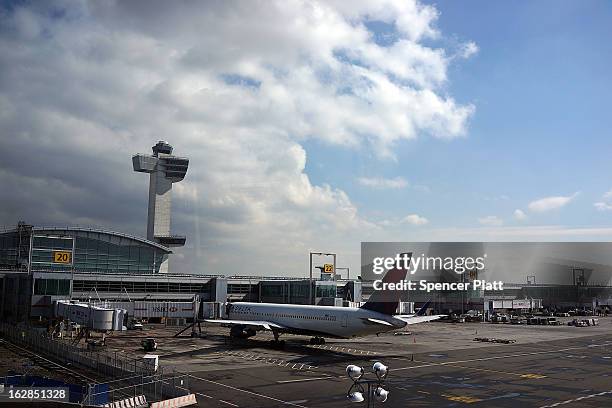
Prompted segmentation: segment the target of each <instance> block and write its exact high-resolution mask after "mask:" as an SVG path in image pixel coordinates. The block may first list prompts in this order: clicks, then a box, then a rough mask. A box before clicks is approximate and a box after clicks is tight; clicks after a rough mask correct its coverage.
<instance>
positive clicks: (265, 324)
mask: <svg viewBox="0 0 612 408" xmlns="http://www.w3.org/2000/svg"><path fill="white" fill-rule="evenodd" d="M202 321H204V322H206V323H213V324H220V325H228V326H236V325H240V326H251V327H254V328H260V329H265V330H272V329H284V328H285V326H281V325H280V324H278V323H272V322H266V321H264V320H261V321H253V320H226V319H204V320H202Z"/></svg>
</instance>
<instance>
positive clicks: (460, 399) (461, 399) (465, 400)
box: [442, 394, 482, 404]
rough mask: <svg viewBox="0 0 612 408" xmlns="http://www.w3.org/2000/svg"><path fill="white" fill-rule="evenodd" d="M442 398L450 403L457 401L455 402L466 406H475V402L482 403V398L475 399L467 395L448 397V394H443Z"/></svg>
mask: <svg viewBox="0 0 612 408" xmlns="http://www.w3.org/2000/svg"><path fill="white" fill-rule="evenodd" d="M442 396H443V397H444V398H446V399H447V400H449V401H455V402H463V403H466V404H473V403H474V402H480V401H482V400H481V399H480V398H475V397H470V396H467V395H448V394H442Z"/></svg>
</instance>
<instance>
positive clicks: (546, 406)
mask: <svg viewBox="0 0 612 408" xmlns="http://www.w3.org/2000/svg"><path fill="white" fill-rule="evenodd" d="M608 394H612V390H610V391H604V392H600V393H597V394H591V395H585V396H583V397H578V398H574V399H570V400H565V401H560V402H555V403H554V404H550V405H542V406H541V407H540V408H554V407H558V406H561V405H566V404H571V403H573V402H578V401H582V400H585V399H590V398H596V397H603V396H604V395H608Z"/></svg>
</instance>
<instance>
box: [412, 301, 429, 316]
mask: <svg viewBox="0 0 612 408" xmlns="http://www.w3.org/2000/svg"><path fill="white" fill-rule="evenodd" d="M430 304H431V300H428V301H427V302H425V304H424V305H423V306H421V308H420V309H419V311H418V312H416V314H415V316H425V313H427V308H429V305H430Z"/></svg>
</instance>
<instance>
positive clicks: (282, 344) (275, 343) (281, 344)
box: [270, 330, 285, 349]
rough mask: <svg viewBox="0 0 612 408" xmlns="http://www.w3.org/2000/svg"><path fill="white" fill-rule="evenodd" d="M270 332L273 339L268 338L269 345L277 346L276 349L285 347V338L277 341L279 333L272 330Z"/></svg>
mask: <svg viewBox="0 0 612 408" xmlns="http://www.w3.org/2000/svg"><path fill="white" fill-rule="evenodd" d="M272 334H273V335H274V340H270V347H272V348H278V349H284V348H285V340H281V341H278V336H279V335H280V333H279V332H277V331H274V330H273V331H272Z"/></svg>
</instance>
